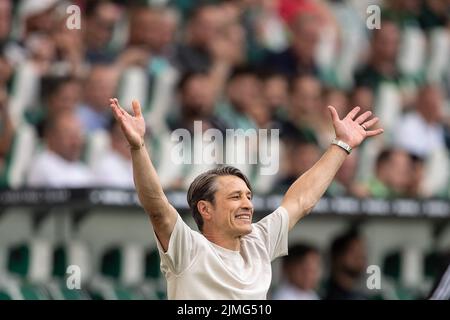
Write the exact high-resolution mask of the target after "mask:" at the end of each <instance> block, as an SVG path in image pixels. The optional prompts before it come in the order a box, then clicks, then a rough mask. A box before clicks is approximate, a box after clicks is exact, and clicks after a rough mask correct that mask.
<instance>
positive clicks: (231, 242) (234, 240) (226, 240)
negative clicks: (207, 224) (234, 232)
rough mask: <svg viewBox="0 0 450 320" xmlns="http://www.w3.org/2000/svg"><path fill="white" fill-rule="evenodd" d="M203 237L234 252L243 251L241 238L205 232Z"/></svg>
mask: <svg viewBox="0 0 450 320" xmlns="http://www.w3.org/2000/svg"><path fill="white" fill-rule="evenodd" d="M203 236H204V237H205V238H206V239H208V240H209V241H211V242H212V243H214V244H215V245H218V246H219V247H222V248H225V249H228V250H232V251H241V241H240V237H230V236H225V235H222V234H219V235H218V234H213V233H211V232H207V231H204V232H203Z"/></svg>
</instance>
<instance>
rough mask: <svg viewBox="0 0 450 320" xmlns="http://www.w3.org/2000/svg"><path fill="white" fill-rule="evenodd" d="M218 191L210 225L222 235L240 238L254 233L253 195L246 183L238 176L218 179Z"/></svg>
mask: <svg viewBox="0 0 450 320" xmlns="http://www.w3.org/2000/svg"><path fill="white" fill-rule="evenodd" d="M216 184H217V191H216V193H215V197H214V199H215V201H214V206H213V212H212V214H211V220H210V223H212V224H213V225H214V230H218V231H219V232H220V233H221V234H223V235H227V236H231V237H239V236H243V235H246V234H249V233H250V232H251V231H252V227H251V223H252V217H253V204H252V201H251V198H252V193H251V191H250V190H249V188H248V187H247V185H246V184H245V182H244V181H243V180H242V179H240V178H238V177H236V176H220V177H218V178H217V179H216Z"/></svg>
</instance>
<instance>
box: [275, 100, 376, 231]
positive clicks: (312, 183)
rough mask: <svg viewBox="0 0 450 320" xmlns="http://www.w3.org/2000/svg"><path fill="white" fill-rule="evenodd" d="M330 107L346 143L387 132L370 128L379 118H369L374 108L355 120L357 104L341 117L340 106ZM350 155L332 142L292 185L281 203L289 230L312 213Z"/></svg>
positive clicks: (355, 143) (333, 118)
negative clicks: (338, 112)
mask: <svg viewBox="0 0 450 320" xmlns="http://www.w3.org/2000/svg"><path fill="white" fill-rule="evenodd" d="M328 108H329V110H330V112H331V117H332V120H333V126H334V130H335V133H336V138H337V139H339V140H342V141H344V142H346V143H347V144H348V145H349V146H350V147H352V148H356V147H357V146H358V145H360V144H361V142H362V141H363V140H364V139H365V138H367V137H371V136H375V135H378V134H381V133H382V132H383V129H376V130H370V131H368V130H367V129H369V128H370V127H371V126H373V125H375V124H376V123H377V121H378V118H376V117H375V118H372V119H370V120H368V119H369V117H370V116H371V115H372V114H371V112H370V111H368V112H365V113H363V114H361V115H360V116H359V117H357V118H356V119H355V117H356V116H357V114H358V112H359V110H360V108H359V107H356V108H354V109H353V110H352V111H351V112H350V113H349V114H348V115H347V116H346V117H345V118H344V119H342V120H340V119H339V116H338V114H337V112H336V109H334V108H333V107H331V106H330V107H328ZM346 157H347V153H346V151H345V150H344V149H342V148H341V147H338V146H336V145H331V146H330V147H329V148H328V150H327V151H326V152H325V154H324V155H323V156H322V157H321V158H320V159H319V161H317V163H316V164H315V165H314V166H313V167H312V168H311V169H309V170H308V171H307V172H305V173H304V174H303V175H302V176H301V177H300V178H298V179H297V180H296V181H295V182H294V183H293V184H292V185H291V186H290V188H289V189H288V191H287V192H286V194H285V196H284V198H283V201H282V203H281V205H282V206H283V207H284V208H285V209H286V210H287V212H288V214H289V230H290V229H292V228H293V227H294V225H295V224H296V223H297V222H298V221H299V220H300V219H301V218H303V217H304V216H305V215H307V214H308V213H309V212H311V210H312V209H313V207H314V206H315V205H316V203H317V202H318V201H319V199H320V198H321V197H322V195H323V194H324V193H325V191H326V190H327V188H328V186H329V185H330V184H331V182H332V181H333V178H334V176H335V175H336V173H337V171H338V170H339V168H340V167H341V165H342V163H343V162H344V160H345V158H346Z"/></svg>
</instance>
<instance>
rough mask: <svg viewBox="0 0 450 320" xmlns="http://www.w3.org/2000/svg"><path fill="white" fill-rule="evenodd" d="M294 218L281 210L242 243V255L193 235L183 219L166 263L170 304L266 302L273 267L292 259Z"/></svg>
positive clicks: (163, 255) (165, 256) (163, 261)
mask: <svg viewBox="0 0 450 320" xmlns="http://www.w3.org/2000/svg"><path fill="white" fill-rule="evenodd" d="M288 226H289V217H288V214H287V211H286V209H285V208H283V207H279V208H278V209H276V210H275V211H274V212H273V213H271V214H270V215H268V216H266V217H264V218H263V219H261V220H260V221H259V222H257V223H254V224H252V229H253V230H252V232H251V233H250V234H248V235H245V236H243V237H242V238H241V250H240V251H233V250H229V249H225V248H222V247H220V246H218V245H216V244H214V243H212V242H210V241H209V240H208V239H206V238H205V237H204V236H203V235H202V234H200V233H199V232H196V231H194V230H192V229H191V228H190V227H189V226H188V225H187V224H186V223H184V221H183V220H182V219H181V217H180V216H178V219H177V222H176V224H175V227H174V230H173V232H172V234H171V236H170V240H169V247H168V250H167V252H164V250H163V249H162V246H161V244H160V243H159V241H158V238H157V237H156V235H155V239H156V242H157V246H158V251H159V254H160V257H161V271H162V272H163V274H164V276H165V277H166V280H167V296H168V298H169V299H189V300H206V299H215V300H220V299H235V300H238V299H239V300H245V299H249V300H257V299H259V300H261V299H266V296H267V292H268V290H269V287H270V283H271V280H272V267H271V262H272V260H274V259H275V258H277V257H279V256H283V255H287V252H288Z"/></svg>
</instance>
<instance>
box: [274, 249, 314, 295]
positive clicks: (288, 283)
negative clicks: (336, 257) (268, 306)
mask: <svg viewBox="0 0 450 320" xmlns="http://www.w3.org/2000/svg"><path fill="white" fill-rule="evenodd" d="M282 270H283V277H284V281H283V282H282V284H281V285H280V286H279V287H278V289H277V290H276V291H275V293H274V294H273V299H274V300H319V296H318V295H317V293H316V291H315V290H316V288H317V286H318V284H319V280H320V276H321V259H320V254H319V251H318V250H317V249H316V248H314V247H312V246H310V245H307V244H296V245H294V246H293V247H292V248H289V255H287V256H285V257H284V258H283V269H282Z"/></svg>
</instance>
